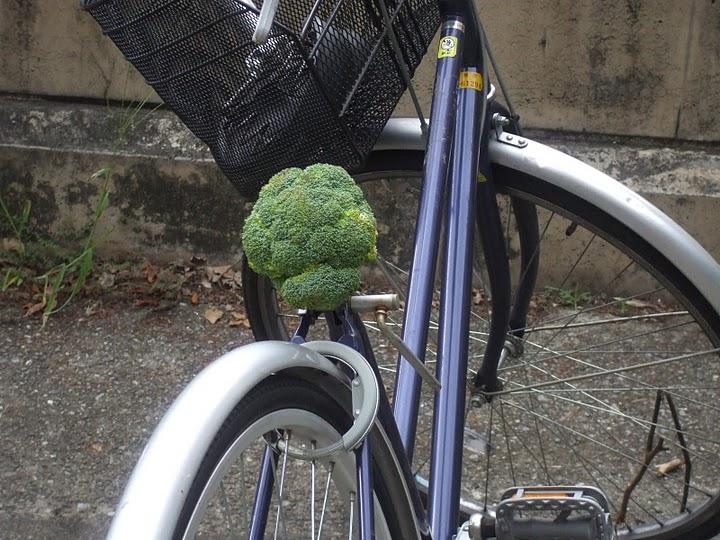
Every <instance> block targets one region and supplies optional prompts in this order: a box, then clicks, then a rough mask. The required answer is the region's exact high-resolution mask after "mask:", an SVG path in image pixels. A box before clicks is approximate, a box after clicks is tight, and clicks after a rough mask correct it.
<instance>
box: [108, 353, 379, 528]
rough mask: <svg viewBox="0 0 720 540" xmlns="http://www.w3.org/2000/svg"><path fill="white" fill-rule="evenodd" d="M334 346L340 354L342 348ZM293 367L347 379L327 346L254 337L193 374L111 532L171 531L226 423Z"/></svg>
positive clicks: (145, 455) (144, 458)
mask: <svg viewBox="0 0 720 540" xmlns="http://www.w3.org/2000/svg"><path fill="white" fill-rule="evenodd" d="M333 345H337V344H333ZM345 349H347V347H345ZM321 350H322V349H321ZM332 352H333V353H336V354H334V355H336V356H342V353H343V352H344V351H337V350H335V349H333V351H332ZM353 352H354V351H353ZM355 354H357V353H355ZM290 368H305V369H306V370H307V371H308V372H311V371H314V372H316V373H317V372H324V373H327V374H329V375H331V376H333V377H334V378H336V379H338V380H340V381H343V382H346V383H347V382H348V378H347V376H346V375H345V374H344V373H343V372H342V371H341V370H340V369H339V368H338V367H337V366H336V365H335V364H333V363H332V362H331V361H330V360H328V359H327V358H325V357H324V356H322V354H320V353H318V352H316V351H314V350H311V349H310V348H307V347H303V346H299V345H294V344H291V343H287V342H281V341H263V342H259V343H252V344H250V345H245V346H242V347H239V348H237V349H234V350H232V351H230V352H228V353H227V354H225V355H223V356H222V357H220V358H219V359H217V360H216V361H214V362H213V363H211V364H210V365H209V366H208V367H206V368H205V369H204V370H203V371H201V372H200V373H199V374H198V375H197V376H196V377H195V378H194V379H193V380H192V382H191V383H190V384H189V385H188V386H187V387H186V388H185V389H184V390H183V391H182V393H181V394H180V395H179V396H178V397H177V399H176V400H175V401H174V403H173V404H172V405H171V407H170V409H169V410H168V411H167V413H166V414H165V416H164V417H163V419H162V420H161V422H160V424H159V425H158V426H157V428H156V429H155V431H154V432H153V434H152V436H151V438H150V440H149V441H148V443H147V445H146V446H145V449H144V450H143V452H142V455H141V456H140V459H139V460H138V463H137V465H136V466H135V469H134V470H133V473H132V475H131V477H130V481H129V482H128V484H127V487H126V488H125V491H124V493H123V496H122V499H121V500H120V503H119V505H118V508H117V511H116V514H115V517H114V519H113V522H112V525H111V528H110V532H109V533H108V538H109V539H119V538H122V539H129V538H153V539H165V538H170V537H171V536H172V534H173V531H174V529H175V525H176V523H177V520H178V517H179V515H180V512H181V510H182V506H183V503H184V501H185V496H186V495H187V493H188V491H189V489H190V486H191V484H192V482H193V479H194V476H195V472H196V471H197V470H198V468H199V466H200V463H201V462H202V459H203V457H204V456H205V453H206V451H207V449H208V447H209V446H210V444H211V442H212V441H213V438H214V437H215V435H216V433H217V432H218V430H219V429H220V426H221V425H222V423H223V422H224V421H225V419H226V418H227V416H228V415H229V414H230V412H231V411H232V409H233V408H234V407H235V406H236V405H237V403H238V402H239V401H240V400H241V399H242V398H243V397H244V396H245V395H246V394H247V393H248V392H249V391H250V390H251V389H252V388H254V387H255V386H257V385H258V384H259V383H260V382H261V381H263V380H264V379H266V378H267V377H269V376H271V375H273V374H275V373H278V372H280V371H284V370H286V369H290ZM368 369H370V368H369V367H368ZM370 374H371V376H372V377H373V379H372V380H373V382H375V378H374V375H372V372H371V371H370ZM371 422H372V420H371Z"/></svg>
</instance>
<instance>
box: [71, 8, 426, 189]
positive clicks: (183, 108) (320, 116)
mask: <svg viewBox="0 0 720 540" xmlns="http://www.w3.org/2000/svg"><path fill="white" fill-rule="evenodd" d="M381 2H384V4H381ZM82 5H83V7H84V8H85V9H87V10H88V11H89V12H90V13H91V15H92V16H93V17H94V18H95V19H96V20H97V21H98V22H99V23H100V25H101V26H102V29H103V31H104V33H106V34H107V35H108V36H110V38H111V39H112V40H113V41H114V42H115V44H116V45H117V46H118V48H119V49H120V50H121V51H122V53H123V54H124V55H125V56H126V57H127V58H128V60H130V62H132V63H133V64H134V65H135V67H136V68H137V69H138V70H139V71H140V73H141V74H142V75H143V76H144V77H145V79H146V80H147V82H148V83H149V84H150V85H151V86H152V87H153V88H154V89H155V90H156V92H157V93H158V95H159V96H160V97H161V98H162V99H163V100H164V102H165V104H166V105H167V106H168V107H169V108H170V109H172V110H173V111H174V112H175V113H176V114H177V115H178V116H179V117H180V119H181V120H182V121H183V122H184V123H185V125H187V127H188V128H190V130H191V131H192V132H193V133H195V135H197V136H198V137H199V138H200V139H202V140H203V141H204V142H205V143H206V144H207V145H208V146H209V147H210V150H211V151H212V153H213V156H214V157H215V160H216V161H217V163H218V165H219V166H220V168H221V169H222V170H223V172H224V173H225V174H226V175H227V176H228V177H229V178H230V180H231V181H232V182H233V184H234V185H235V186H236V187H237V188H238V190H239V191H240V193H241V194H242V195H244V196H246V197H250V198H253V197H255V196H256V195H257V192H258V191H259V190H260V187H261V186H262V185H263V184H264V183H265V182H266V181H267V180H268V179H269V178H270V176H272V175H273V174H274V173H275V172H277V171H278V170H280V169H283V168H285V167H291V166H306V165H309V164H311V163H317V162H326V163H334V164H337V165H341V166H343V167H345V168H347V169H350V170H352V169H356V168H358V167H359V166H360V165H361V164H362V162H363V160H364V158H365V157H366V156H367V154H368V153H369V151H370V150H371V149H372V146H373V145H374V143H375V141H376V139H377V137H378V136H379V134H380V131H381V130H382V128H383V126H384V125H385V123H386V122H387V120H388V118H389V117H390V115H391V113H392V110H393V109H394V107H395V105H396V104H397V101H398V100H399V99H400V96H401V95H402V93H403V92H404V90H405V88H406V85H405V82H404V79H403V77H402V72H401V71H400V69H401V64H400V62H404V63H405V64H406V65H407V67H408V69H409V71H410V73H411V74H412V73H413V71H414V69H415V68H416V67H417V65H418V64H419V63H420V61H421V59H422V57H423V56H424V54H425V52H426V50H427V48H428V45H429V43H430V41H431V40H432V38H433V35H434V34H435V31H436V30H437V28H438V27H439V24H440V16H439V12H438V5H437V0H284V1H283V2H281V3H280V7H279V9H278V14H277V17H276V20H275V24H274V26H273V28H272V30H271V32H270V36H269V38H268V40H267V42H266V43H264V44H262V45H256V44H255V43H253V41H252V34H253V31H254V29H255V24H256V22H257V18H258V14H259V8H260V5H261V3H260V2H256V3H255V4H253V3H252V2H251V1H250V0H210V1H208V0H206V1H199V0H82ZM383 7H386V8H387V13H388V14H389V16H390V18H391V21H392V28H393V30H394V33H395V35H396V36H397V41H398V42H399V45H400V47H399V48H400V51H401V53H402V54H401V55H400V56H401V57H398V55H396V54H395V53H394V49H393V48H392V45H391V41H390V38H389V35H388V32H387V28H386V26H385V24H384V22H383V21H384V19H383V9H382V8H383Z"/></svg>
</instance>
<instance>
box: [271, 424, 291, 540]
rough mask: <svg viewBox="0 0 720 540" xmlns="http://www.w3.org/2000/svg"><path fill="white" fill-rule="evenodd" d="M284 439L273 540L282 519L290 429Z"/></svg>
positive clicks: (275, 538) (284, 527)
mask: <svg viewBox="0 0 720 540" xmlns="http://www.w3.org/2000/svg"><path fill="white" fill-rule="evenodd" d="M283 438H284V439H285V450H284V451H283V463H282V470H281V473H280V488H279V491H278V499H279V501H278V507H277V518H276V521H275V535H274V536H273V540H277V536H278V529H279V527H280V520H281V519H282V505H283V488H284V487H285V470H286V467H287V456H288V449H289V448H290V430H289V429H288V430H286V431H285V434H284V436H283ZM282 522H283V531H284V533H285V538H287V529H286V525H285V520H284V519H282Z"/></svg>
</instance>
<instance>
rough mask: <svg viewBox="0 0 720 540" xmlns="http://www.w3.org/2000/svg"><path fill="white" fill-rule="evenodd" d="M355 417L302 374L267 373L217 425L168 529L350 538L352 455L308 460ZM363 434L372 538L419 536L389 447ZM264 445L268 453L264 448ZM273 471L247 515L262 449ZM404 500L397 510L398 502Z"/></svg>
mask: <svg viewBox="0 0 720 540" xmlns="http://www.w3.org/2000/svg"><path fill="white" fill-rule="evenodd" d="M351 424H352V418H351V416H350V415H349V414H348V412H347V410H346V409H345V407H343V406H341V405H340V404H339V403H338V402H337V401H336V400H335V399H333V398H331V397H330V396H329V395H328V394H326V393H325V392H324V391H323V390H321V389H320V388H318V387H317V386H314V385H312V384H310V383H308V382H307V381H303V380H300V379H295V378H291V377H286V376H273V377H271V378H269V379H266V380H265V381H263V382H262V383H261V384H260V385H258V386H257V387H255V388H254V389H253V390H252V391H251V392H250V393H249V394H248V395H247V396H245V398H244V399H243V400H242V401H241V402H240V403H238V404H237V406H236V407H235V408H234V409H233V411H232V412H231V413H230V415H229V416H228V418H227V419H226V421H225V422H224V424H223V426H222V428H221V429H220V431H219V432H218V433H217V435H216V437H215V439H214V441H213V443H212V445H211V446H210V448H209V449H208V451H207V453H206V455H205V458H204V459H203V462H202V464H201V466H200V468H199V469H198V472H197V474H196V476H195V479H194V481H193V483H192V487H191V488H190V490H189V492H188V496H187V498H186V500H185V503H184V506H183V509H182V512H181V516H180V520H179V521H178V525H177V527H176V530H175V532H174V535H173V537H174V538H248V537H251V534H250V532H251V530H252V533H253V536H252V537H253V538H268V537H270V538H301V537H308V536H310V537H311V538H339V537H344V538H355V537H357V535H358V528H359V525H358V511H357V505H356V503H355V502H354V499H355V493H356V477H355V455H354V453H344V454H339V455H337V454H336V455H333V456H330V457H328V458H324V459H317V460H313V461H309V460H307V459H302V458H300V457H298V454H297V452H293V449H296V450H297V449H303V448H310V447H311V446H312V445H314V446H315V447H316V448H322V447H323V446H324V445H329V444H331V443H334V442H336V441H337V440H338V439H339V438H340V436H341V434H342V433H344V432H345V431H347V429H348V428H349V427H350V425H351ZM379 429H380V428H376V429H375V430H374V432H373V433H372V434H371V435H370V437H371V441H372V442H371V444H372V461H373V470H374V471H373V472H374V494H375V527H376V535H377V537H378V538H387V539H391V538H414V537H418V532H417V529H416V525H415V523H414V521H413V518H412V517H411V516H412V511H410V510H409V509H408V504H410V503H409V502H408V501H407V500H406V498H405V496H404V492H402V491H401V490H400V486H399V484H398V483H397V482H395V483H393V480H395V479H396V478H397V474H396V473H395V471H394V469H393V467H394V466H395V465H394V463H395V462H394V458H393V455H392V453H391V452H392V451H391V450H390V449H389V447H388V446H387V445H386V444H385V443H384V439H383V437H382V436H381V435H380V433H379V431H378V430H379ZM266 453H267V457H266V456H265V454H266ZM264 458H266V459H268V458H269V461H268V462H267V463H268V466H269V467H270V470H272V471H273V472H272V474H273V475H274V477H275V482H274V486H273V487H272V495H271V498H270V503H269V510H268V511H267V512H266V513H265V517H264V519H262V513H256V515H253V502H254V500H255V497H256V487H257V485H258V479H259V478H260V470H261V468H262V464H263V459H264ZM398 509H402V510H403V511H402V512H398V511H397V510H398Z"/></svg>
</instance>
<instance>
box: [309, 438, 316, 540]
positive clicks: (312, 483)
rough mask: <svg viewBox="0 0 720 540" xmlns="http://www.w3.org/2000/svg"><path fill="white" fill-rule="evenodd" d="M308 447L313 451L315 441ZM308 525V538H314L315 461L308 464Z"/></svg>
mask: <svg viewBox="0 0 720 540" xmlns="http://www.w3.org/2000/svg"><path fill="white" fill-rule="evenodd" d="M310 446H311V448H312V449H313V450H315V441H311V443H310ZM310 524H311V527H312V534H311V535H310V538H311V539H313V538H315V460H314V459H313V460H312V461H311V462H310Z"/></svg>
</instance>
